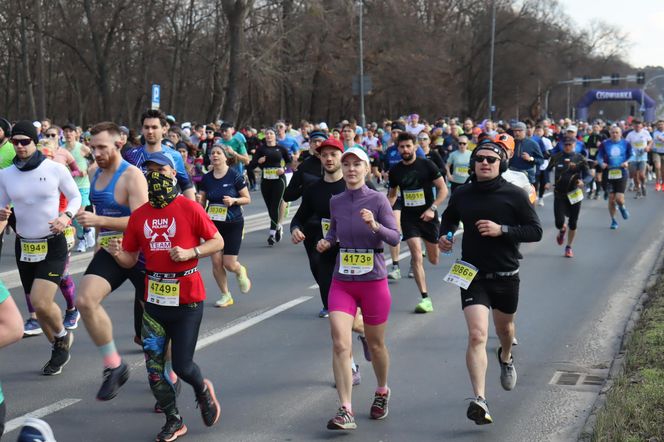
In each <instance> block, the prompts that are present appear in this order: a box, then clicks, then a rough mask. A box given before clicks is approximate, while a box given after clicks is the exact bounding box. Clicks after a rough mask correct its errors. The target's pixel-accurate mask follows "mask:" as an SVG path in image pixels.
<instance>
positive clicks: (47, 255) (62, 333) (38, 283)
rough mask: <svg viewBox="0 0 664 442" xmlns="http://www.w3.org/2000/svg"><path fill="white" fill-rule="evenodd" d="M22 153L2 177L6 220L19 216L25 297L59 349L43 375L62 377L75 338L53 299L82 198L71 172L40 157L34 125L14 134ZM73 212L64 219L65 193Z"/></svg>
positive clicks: (20, 126)
mask: <svg viewBox="0 0 664 442" xmlns="http://www.w3.org/2000/svg"><path fill="white" fill-rule="evenodd" d="M11 140H12V143H13V144H14V147H15V149H16V157H15V158H14V165H13V166H12V167H9V168H7V169H4V170H3V171H2V173H0V207H3V209H0V220H6V219H8V218H9V216H10V215H11V210H10V209H9V206H8V204H9V203H13V204H14V212H15V215H16V243H15V256H16V265H17V267H18V271H19V276H20V277H21V284H22V285H23V290H24V293H29V294H30V300H31V301H32V304H33V306H34V308H35V311H36V313H37V320H38V321H39V324H40V325H41V328H42V330H44V333H45V334H46V337H47V339H48V340H49V342H51V343H52V344H53V349H52V353H51V359H50V360H49V361H48V362H47V363H46V364H45V365H44V367H43V368H42V374H44V375H47V376H51V375H57V374H60V373H61V372H62V367H64V365H65V364H66V363H67V362H69V358H70V354H69V351H70V349H71V345H72V343H73V341H74V335H73V333H72V332H71V331H67V329H66V328H65V327H64V326H63V324H62V312H61V310H60V307H59V306H58V305H57V304H56V303H55V302H54V300H53V298H54V296H55V292H56V290H57V289H58V284H59V283H60V280H61V278H62V275H63V273H64V270H65V261H66V259H67V240H66V239H65V235H64V234H63V232H64V230H65V228H66V227H67V225H68V224H69V223H70V222H71V219H72V218H73V217H74V215H73V214H74V213H76V212H77V211H78V209H79V208H80V206H81V195H80V194H79V193H78V189H77V188H76V183H75V182H74V179H73V178H72V176H71V174H70V173H69V171H68V170H67V169H66V168H65V167H64V166H62V165H61V164H58V163H56V162H54V161H51V160H48V159H46V158H45V157H44V155H43V154H42V153H41V152H39V151H37V146H36V143H37V141H38V139H37V131H36V130H35V127H34V126H33V124H32V123H31V122H30V121H19V122H18V123H16V125H15V126H14V128H13V129H12V138H11ZM61 192H62V193H63V194H64V195H65V197H66V198H67V201H68V203H67V210H66V211H65V212H64V213H59V212H58V208H59V204H60V193H61Z"/></svg>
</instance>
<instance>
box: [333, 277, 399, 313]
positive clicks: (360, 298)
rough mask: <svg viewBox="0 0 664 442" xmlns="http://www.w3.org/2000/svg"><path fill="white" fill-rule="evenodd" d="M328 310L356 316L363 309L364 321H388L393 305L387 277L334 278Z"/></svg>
mask: <svg viewBox="0 0 664 442" xmlns="http://www.w3.org/2000/svg"><path fill="white" fill-rule="evenodd" d="M327 304H328V310H329V311H331V312H344V313H348V314H349V315H351V316H355V313H356V312H357V308H358V307H360V308H361V309H362V316H363V317H364V323H365V324H368V325H380V324H382V323H384V322H385V321H387V317H388V316H389V315H390V306H391V305H392V296H391V295H390V289H389V288H388V286H387V278H385V279H377V280H374V281H340V280H338V279H332V286H330V294H329V297H328V300H327Z"/></svg>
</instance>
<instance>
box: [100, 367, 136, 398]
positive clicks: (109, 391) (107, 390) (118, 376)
mask: <svg viewBox="0 0 664 442" xmlns="http://www.w3.org/2000/svg"><path fill="white" fill-rule="evenodd" d="M127 379H129V366H128V365H127V364H126V363H125V362H124V361H121V362H120V365H119V366H117V367H116V368H108V367H107V368H104V382H102V384H101V388H99V392H97V400H98V401H110V400H111V399H113V398H114V397H115V396H117V395H118V391H119V390H120V387H122V386H123V385H124V384H125V382H127Z"/></svg>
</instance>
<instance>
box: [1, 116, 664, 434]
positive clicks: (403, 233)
mask: <svg viewBox="0 0 664 442" xmlns="http://www.w3.org/2000/svg"><path fill="white" fill-rule="evenodd" d="M136 126H137V130H133V129H129V128H127V127H125V126H119V125H117V124H115V123H112V122H101V123H98V124H95V125H93V126H90V127H88V128H81V127H79V126H76V125H74V124H70V123H68V124H64V125H63V126H62V127H58V126H56V125H54V124H52V123H51V122H50V121H49V120H45V121H34V122H32V121H17V122H15V123H14V124H11V123H10V122H9V121H8V120H7V119H4V118H0V169H2V170H0V232H1V234H2V235H8V233H7V232H13V233H12V234H15V247H14V252H15V257H16V267H17V269H18V273H19V276H20V280H21V284H22V287H23V293H25V300H26V305H27V309H28V311H26V312H23V313H21V312H19V310H18V308H17V307H16V303H15V302H14V301H13V300H12V298H11V296H10V295H9V292H8V291H7V289H6V288H5V287H4V286H3V285H0V347H1V346H5V345H8V344H10V343H12V342H15V341H16V340H18V339H20V337H21V336H26V337H27V336H36V335H42V334H43V335H44V336H45V337H46V339H47V340H48V345H49V346H48V347H47V348H49V349H50V356H49V357H48V359H47V360H46V362H45V363H44V365H43V367H42V369H41V371H42V374H43V375H45V376H55V375H58V374H60V373H61V372H62V370H63V368H64V367H65V365H66V364H67V362H68V361H69V360H70V358H71V357H72V354H73V355H74V356H75V350H74V348H73V342H74V332H73V330H75V329H77V327H78V325H79V320H80V319H83V324H84V325H85V328H86V329H87V332H88V334H89V335H90V338H91V340H92V342H93V343H94V345H95V346H96V347H97V348H98V351H99V358H100V364H99V369H100V372H101V374H102V376H101V386H100V388H99V390H98V391H97V393H96V398H97V399H98V400H100V401H108V400H111V399H113V398H114V397H115V396H116V395H117V394H118V392H119V391H120V388H121V387H122V385H123V384H125V383H126V382H127V380H128V377H129V367H128V364H127V363H126V362H125V361H124V360H123V358H122V356H121V355H120V354H119V352H118V350H117V348H116V345H115V342H114V339H113V322H112V318H111V317H110V316H109V315H108V313H107V312H106V310H105V309H104V306H103V301H104V299H105V298H106V297H107V296H108V295H109V294H111V293H112V292H113V291H115V290H117V289H118V288H119V287H120V286H121V285H122V284H123V283H124V282H125V281H127V280H128V281H129V282H130V283H131V284H132V285H133V287H134V317H133V332H134V342H135V343H136V344H137V345H140V346H141V347H142V348H143V351H144V353H145V366H146V370H147V378H148V383H149V386H150V388H151V390H152V392H153V394H154V398H155V401H156V403H155V405H154V410H155V412H159V413H163V414H164V416H165V424H164V426H163V428H162V429H161V430H160V431H159V433H158V434H157V436H156V440H157V441H173V440H176V439H177V438H178V437H180V436H183V435H184V434H186V432H187V426H186V425H185V423H184V420H183V417H182V416H181V415H180V412H179V411H178V407H177V400H176V399H177V396H178V394H179V392H180V389H181V387H182V385H183V384H182V381H184V382H186V383H187V384H189V385H191V386H192V388H193V390H194V392H195V395H196V401H197V404H198V407H199V409H200V413H201V416H202V419H203V422H204V424H205V425H206V426H213V425H214V424H216V423H217V422H218V421H219V419H220V412H221V408H220V404H219V400H218V399H217V397H216V394H215V389H214V385H213V384H212V382H211V381H210V380H208V379H207V378H205V377H204V376H203V374H202V372H201V369H200V368H199V366H198V365H197V364H196V363H195V362H194V350H195V348H196V342H197V339H198V333H199V327H200V324H201V321H202V316H203V310H204V308H203V306H204V303H205V300H206V292H211V293H214V294H215V297H217V298H218V299H215V302H214V304H215V306H217V307H220V308H228V307H231V306H232V305H233V304H234V299H233V296H232V295H231V290H230V284H229V278H228V275H229V274H233V275H234V276H235V280H236V284H237V287H238V289H239V290H240V291H241V292H242V293H247V292H249V291H250V290H251V289H252V283H251V275H252V270H253V271H254V272H258V271H259V270H257V269H248V268H247V265H244V264H242V263H241V262H240V260H239V256H240V251H241V246H242V240H243V238H244V231H245V226H244V223H245V220H244V210H243V208H244V207H246V206H247V205H249V204H260V203H257V202H256V199H257V197H258V189H259V188H260V197H261V198H262V200H263V203H264V205H265V209H266V212H267V215H266V216H267V217H268V218H269V228H268V231H267V232H266V234H267V235H266V237H267V238H266V241H267V244H268V245H269V246H270V247H274V246H276V245H277V244H278V243H279V242H280V241H281V240H282V239H283V238H284V236H285V235H286V232H284V220H285V217H286V216H287V214H288V212H289V211H290V210H291V203H292V202H294V201H298V200H299V201H300V203H299V206H298V207H297V210H296V211H295V209H294V208H293V211H294V212H295V213H294V215H293V218H292V221H291V222H290V239H291V242H292V243H294V244H299V243H303V245H304V249H305V251H306V254H307V257H308V260H309V264H310V270H311V274H312V276H313V279H314V280H315V281H316V283H317V284H318V288H319V292H320V298H321V310H320V312H319V313H318V316H319V317H321V318H329V324H330V329H331V334H332V354H333V364H332V365H333V367H332V369H333V370H332V371H333V374H334V380H335V385H336V389H337V392H338V396H339V407H338V409H337V411H336V413H335V414H334V415H333V417H332V418H331V419H330V420H329V421H328V422H327V428H328V429H331V430H351V429H355V428H356V427H357V424H356V421H355V414H354V411H353V406H352V402H351V397H352V387H353V386H354V385H357V384H359V383H360V381H361V376H360V372H359V365H358V364H356V362H355V361H354V359H353V355H352V344H353V333H355V334H356V335H357V337H358V341H359V342H360V343H361V344H362V348H363V352H364V356H365V358H366V359H367V360H369V361H371V362H372V366H373V370H374V374H375V377H376V385H377V386H376V390H375V395H374V398H373V402H372V403H371V406H370V417H371V418H372V419H384V418H386V417H387V416H388V410H389V408H388V404H389V400H390V394H391V391H390V387H389V386H388V372H389V364H390V358H389V354H388V350H387V347H386V344H385V331H386V327H387V324H388V317H389V313H390V306H391V295H390V288H389V284H388V281H397V280H400V279H401V278H402V274H401V266H400V262H399V256H400V243H401V242H402V241H403V242H405V243H406V246H407V247H408V250H409V252H410V262H409V265H408V270H407V273H406V275H407V277H408V278H412V279H414V282H415V286H416V289H415V288H413V290H417V292H418V294H419V296H417V302H416V304H415V308H414V311H415V312H416V313H423V314H426V313H430V312H433V311H434V303H433V301H432V299H431V297H430V296H429V292H428V288H427V278H426V274H425V271H424V260H425V259H426V260H428V261H429V263H430V264H431V265H433V266H436V265H438V264H439V262H440V253H444V254H451V253H452V250H453V248H454V247H455V239H456V237H458V236H459V234H461V233H463V236H462V241H461V253H460V259H457V260H456V261H455V262H454V264H453V266H452V267H451V268H450V269H443V270H444V275H445V278H444V280H445V281H447V282H448V283H450V284H454V285H457V286H458V287H459V290H460V299H461V305H462V308H463V314H464V317H465V320H466V323H467V325H468V346H467V352H466V363H467V367H468V372H469V377H470V381H471V386H472V390H473V399H472V400H471V401H470V404H469V405H468V409H467V416H468V418H469V419H470V420H472V421H474V422H475V423H476V424H478V425H481V424H490V423H492V422H493V418H492V416H491V414H490V413H489V408H488V405H487V401H486V395H485V377H486V371H487V354H486V347H487V336H488V328H489V316H490V314H491V315H492V317H493V321H494V324H495V331H496V334H497V335H498V338H499V340H500V346H499V347H498V350H497V354H496V357H497V359H498V361H499V363H500V367H501V371H500V382H501V386H502V387H503V388H504V389H505V390H512V389H513V388H514V387H515V385H516V383H517V371H516V368H515V362H514V355H513V347H514V345H517V343H518V341H517V339H516V335H515V325H514V318H515V314H516V311H517V305H518V298H519V282H520V279H519V278H520V277H519V262H520V260H521V259H522V258H523V257H522V255H521V254H520V252H519V245H520V244H521V243H523V242H536V241H540V239H541V238H542V227H541V223H540V220H539V216H538V212H537V210H538V209H537V208H538V207H541V206H544V198H545V196H547V195H548V194H547V190H549V189H550V190H552V192H553V212H554V220H555V227H556V229H557V230H558V234H557V235H556V241H557V244H559V245H561V246H563V245H564V246H565V247H564V252H563V255H564V256H565V257H567V258H573V257H574V252H573V249H572V246H573V243H574V240H575V238H576V235H577V233H578V227H579V217H580V211H581V207H582V201H583V200H584V199H598V198H603V199H604V200H606V201H607V208H608V212H609V217H608V218H607V228H610V229H613V230H615V229H618V227H619V218H618V216H617V214H618V213H619V214H620V218H621V219H620V222H621V223H622V221H623V220H628V219H629V217H630V212H629V210H628V208H627V200H626V195H628V194H630V193H632V194H633V197H634V198H636V199H640V198H645V197H646V195H647V194H648V193H649V191H648V190H647V189H652V190H653V191H654V192H661V191H664V179H663V177H662V167H661V165H662V157H663V156H664V121H658V122H656V123H655V124H654V125H653V126H650V125H648V124H647V123H644V122H642V121H639V120H636V119H632V120H630V121H618V122H613V123H608V122H605V121H599V120H598V121H595V122H593V123H592V124H586V123H584V122H572V121H570V120H568V119H564V120H560V121H557V122H556V121H550V120H541V121H537V122H533V121H512V122H502V121H500V122H492V121H489V120H484V121H481V122H474V121H473V120H471V119H469V118H467V119H465V120H462V121H460V120H457V119H453V118H449V119H447V118H446V119H438V120H435V121H430V122H429V121H424V120H422V119H420V117H419V116H418V115H417V114H412V115H409V116H404V117H401V118H398V119H395V120H393V121H390V120H384V121H382V122H381V123H371V124H369V125H368V126H367V127H361V126H360V125H358V123H357V122H356V121H354V120H349V121H346V120H344V121H341V122H339V123H338V124H335V125H332V124H330V125H328V124H326V123H324V122H320V123H316V124H314V123H309V122H307V121H302V122H300V124H299V126H298V127H297V128H294V127H293V126H292V124H291V123H290V122H288V121H284V120H278V121H276V122H275V124H274V125H273V126H265V127H261V128H252V127H243V128H236V127H234V125H233V123H231V122H224V121H220V122H216V123H209V124H205V125H203V124H197V123H189V122H178V121H177V119H176V118H175V117H174V116H171V115H166V114H164V113H163V112H161V111H159V110H147V111H146V112H145V113H143V115H142V116H141V119H140V121H139V122H137V124H136ZM650 183H653V184H654V186H652V187H651V186H650ZM5 238H6V236H5ZM0 239H2V237H1V236H0ZM1 245H2V243H1V242H0V247H1ZM88 250H89V251H92V252H94V254H93V256H92V258H91V260H90V262H89V264H88V267H87V270H86V271H85V274H84V276H83V277H82V278H81V280H80V281H79V283H78V285H77V286H76V285H75V284H74V280H73V278H72V277H71V275H70V274H69V272H68V267H69V260H70V257H71V255H72V253H74V254H76V253H83V252H86V251H88ZM207 257H210V259H211V261H212V269H213V276H214V280H215V281H216V284H217V287H214V288H212V287H205V285H204V282H203V278H202V276H201V272H200V270H199V266H198V263H199V260H200V259H204V258H207ZM388 257H389V258H391V259H390V261H391V263H390V264H388ZM58 289H59V290H60V292H61V293H62V295H63V296H64V298H65V303H66V309H65V310H64V311H62V310H61V308H60V307H59V303H58V302H57V300H56V292H57V291H58ZM22 317H24V318H27V319H25V320H23V319H22ZM44 359H46V355H44ZM4 416H5V402H4V398H3V396H2V392H1V390H0V423H2V422H4ZM37 427H39V424H38V423H33V425H32V426H31V427H30V428H29V429H28V430H26V431H27V433H30V432H32V433H34V432H39V431H42V430H40V429H39V428H37ZM2 429H3V426H2V425H0V435H1V434H2ZM44 431H45V430H44ZM44 440H46V439H44Z"/></svg>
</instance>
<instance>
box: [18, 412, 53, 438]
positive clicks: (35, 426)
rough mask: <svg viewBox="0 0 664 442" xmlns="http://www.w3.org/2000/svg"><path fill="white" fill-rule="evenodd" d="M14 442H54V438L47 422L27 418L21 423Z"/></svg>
mask: <svg viewBox="0 0 664 442" xmlns="http://www.w3.org/2000/svg"><path fill="white" fill-rule="evenodd" d="M16 442H55V436H54V435H53V430H52V429H51V426H50V425H49V424H48V422H46V421H43V420H41V419H36V418H34V417H28V418H26V419H25V421H24V422H23V428H21V432H20V433H19V435H18V439H17V440H16Z"/></svg>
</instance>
